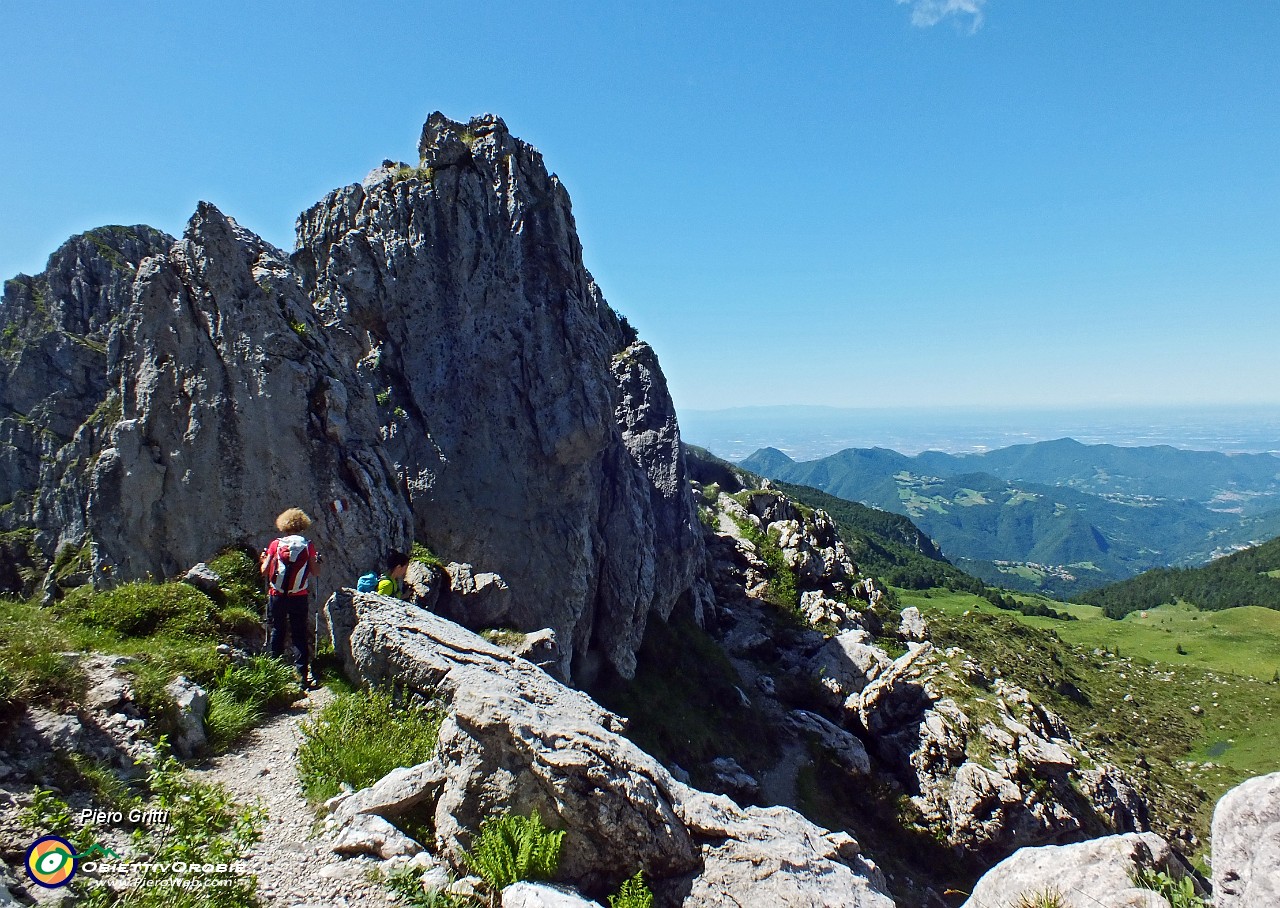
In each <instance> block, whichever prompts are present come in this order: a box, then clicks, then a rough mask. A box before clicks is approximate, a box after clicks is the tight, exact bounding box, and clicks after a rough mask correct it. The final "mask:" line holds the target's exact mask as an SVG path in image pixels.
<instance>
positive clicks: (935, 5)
mask: <svg viewBox="0 0 1280 908" xmlns="http://www.w3.org/2000/svg"><path fill="white" fill-rule="evenodd" d="M897 3H898V4H904V3H905V4H909V5H910V6H911V24H912V25H916V26H919V27H920V28H928V27H929V26H931V25H937V24H938V23H939V22H941V21H942V20H943V19H946V18H948V17H955V19H956V24H957V25H960V24H962V23H964V22H966V21H967V22H968V26H969V31H970V32H976V31H977V30H978V29H979V28H981V27H982V7H984V6H986V4H987V0H897Z"/></svg>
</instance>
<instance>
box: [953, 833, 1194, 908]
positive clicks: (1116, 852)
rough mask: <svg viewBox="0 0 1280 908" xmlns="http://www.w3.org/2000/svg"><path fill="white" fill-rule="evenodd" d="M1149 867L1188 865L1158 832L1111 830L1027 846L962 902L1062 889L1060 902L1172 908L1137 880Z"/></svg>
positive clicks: (968, 906) (1011, 901)
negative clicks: (1069, 840) (1117, 832)
mask: <svg viewBox="0 0 1280 908" xmlns="http://www.w3.org/2000/svg"><path fill="white" fill-rule="evenodd" d="M1143 870H1152V871H1161V872H1164V873H1168V874H1170V875H1171V876H1173V877H1175V878H1177V879H1180V878H1182V877H1183V876H1185V875H1187V873H1188V871H1187V868H1186V867H1185V865H1184V864H1183V863H1182V861H1181V859H1179V858H1178V857H1177V855H1176V853H1175V852H1174V851H1173V849H1171V848H1170V847H1169V843H1168V842H1166V841H1165V840H1164V839H1162V838H1160V837H1159V836H1158V835H1156V834H1155V833H1152V832H1144V833H1126V834H1124V835H1114V836H1105V837H1103V838H1100V839H1091V840H1089V841H1087V842H1077V843H1076V844H1074V845H1043V846H1041V847H1039V848H1021V849H1019V850H1018V851H1016V852H1014V853H1013V855H1011V856H1010V857H1008V858H1006V859H1005V860H1003V861H1001V862H1000V863H999V864H997V865H996V866H995V867H993V868H992V869H991V870H989V871H987V873H986V874H985V875H984V876H983V877H982V879H980V880H979V881H978V883H977V885H975V886H974V887H973V892H972V893H971V894H970V896H969V900H968V901H967V902H965V903H964V905H963V906H962V908H1017V906H1019V905H1025V904H1028V903H1030V904H1037V903H1036V902H1034V901H1030V899H1031V898H1032V897H1034V896H1038V895H1043V894H1056V895H1057V896H1058V901H1057V903H1056V904H1057V905H1059V906H1060V908H1138V906H1141V908H1148V906H1149V908H1167V906H1168V902H1166V901H1165V900H1164V899H1162V898H1160V897H1159V896H1158V895H1156V894H1155V893H1153V892H1150V891H1149V890H1143V889H1139V888H1138V887H1136V886H1135V885H1134V882H1133V881H1134V877H1135V876H1136V875H1137V874H1138V873H1139V872H1140V871H1143Z"/></svg>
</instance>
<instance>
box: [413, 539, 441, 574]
mask: <svg viewBox="0 0 1280 908" xmlns="http://www.w3.org/2000/svg"><path fill="white" fill-rule="evenodd" d="M409 558H410V559H411V560H413V561H421V562H422V563H423V564H429V565H432V566H434V567H439V568H442V567H444V562H443V561H442V560H441V559H440V556H439V555H437V554H436V553H435V552H433V551H431V549H429V548H427V547H426V546H425V545H423V544H422V543H421V542H415V543H414V544H413V546H412V547H411V548H410V549H409Z"/></svg>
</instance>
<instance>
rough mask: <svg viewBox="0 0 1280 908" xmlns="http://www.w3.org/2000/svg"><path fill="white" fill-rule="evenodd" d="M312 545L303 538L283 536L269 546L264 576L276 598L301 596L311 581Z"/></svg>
mask: <svg viewBox="0 0 1280 908" xmlns="http://www.w3.org/2000/svg"><path fill="white" fill-rule="evenodd" d="M310 549H311V543H309V542H307V540H306V539H305V538H304V537H302V536H281V537H280V538H279V539H276V540H274V541H273V542H272V543H271V545H269V546H267V565H266V570H265V571H264V574H265V575H266V578H267V586H268V588H269V591H270V592H271V594H272V595H274V596H300V595H302V594H303V593H305V592H306V591H307V583H308V582H309V581H310V579H311V574H310V568H311V559H310V557H309V554H310Z"/></svg>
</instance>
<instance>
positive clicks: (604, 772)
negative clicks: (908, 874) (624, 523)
mask: <svg viewBox="0 0 1280 908" xmlns="http://www.w3.org/2000/svg"><path fill="white" fill-rule="evenodd" d="M326 610H327V611H328V612H329V613H330V614H331V622H330V623H331V626H333V627H334V628H335V648H336V650H337V652H338V653H339V654H340V655H341V656H342V657H343V659H344V661H345V662H346V664H347V666H348V668H349V670H350V671H351V672H352V673H353V675H354V676H355V677H358V678H359V679H361V680H362V681H364V682H366V683H391V682H394V683H396V684H397V685H399V686H400V687H401V688H408V689H410V690H417V691H421V692H423V693H424V694H429V695H431V696H438V697H442V698H444V699H445V700H447V701H448V702H449V708H448V715H447V718H446V719H445V721H444V723H443V724H442V726H441V729H440V737H439V748H438V753H437V757H436V760H435V761H434V763H435V767H434V768H432V769H427V768H420V769H418V770H415V771H414V773H413V778H416V779H418V780H419V782H420V787H421V788H422V789H423V790H428V789H429V790H430V792H431V794H432V796H433V797H434V799H435V801H434V804H435V806H434V812H433V815H432V817H431V820H432V824H433V828H434V829H435V850H436V851H437V852H438V853H439V854H441V855H443V856H445V857H446V858H447V859H448V860H449V861H450V862H451V863H453V864H454V865H455V866H461V860H462V858H461V854H462V850H463V849H464V848H467V847H469V846H470V845H471V844H472V841H473V838H472V837H473V836H474V834H475V831H476V830H478V829H479V827H480V824H481V822H482V821H483V820H484V819H485V818H486V817H490V816H493V815H494V814H496V813H502V812H514V813H518V814H524V815H528V814H531V813H533V812H537V813H538V814H539V815H540V816H541V818H542V819H543V821H544V822H545V823H546V824H547V825H549V826H552V827H554V828H559V829H564V830H565V831H566V835H565V840H564V850H563V859H562V864H561V869H560V874H559V878H560V880H561V881H562V882H568V883H572V884H573V885H575V886H576V887H578V888H579V889H581V890H582V891H584V892H588V893H597V892H610V891H614V890H615V889H616V888H617V886H618V885H619V884H620V883H621V882H622V881H623V880H624V879H626V878H627V877H630V876H632V875H633V874H634V873H635V872H636V871H637V870H643V871H644V872H645V874H646V876H647V877H648V878H650V879H651V880H653V881H654V885H655V889H661V890H662V891H663V892H665V893H667V898H674V897H675V895H673V894H679V898H680V899H682V903H683V904H684V905H685V906H686V908H700V906H711V905H717V906H718V905H729V904H735V902H734V901H733V900H735V899H736V900H737V901H736V903H738V904H748V903H752V904H770V905H780V906H787V905H806V906H808V905H815V906H816V905H824V904H833V905H848V906H867V908H871V906H875V908H889V906H891V905H892V904H893V902H892V900H890V899H889V898H888V897H887V896H885V895H884V894H883V885H884V884H883V880H882V878H881V875H880V873H879V871H878V870H877V869H876V868H875V867H874V865H872V864H871V863H870V862H869V861H866V860H865V859H864V858H862V857H861V855H860V854H859V849H858V846H857V843H856V842H854V841H853V840H852V839H851V838H850V837H849V836H847V835H845V834H843V833H831V832H828V831H827V830H824V829H821V828H820V827H817V826H815V825H814V824H812V823H810V822H809V821H808V820H806V819H804V818H803V817H801V816H800V815H799V814H797V813H795V812H793V811H791V810H788V809H785V808H768V809H761V808H742V807H739V806H738V805H737V804H735V803H734V802H733V801H731V800H729V799H728V798H726V797H723V796H717V795H710V794H707V793H705V792H701V791H698V790H696V789H693V788H690V787H689V786H688V785H685V784H683V783H681V782H678V781H677V780H676V779H674V778H673V777H672V776H671V774H670V773H669V772H668V771H667V770H666V769H665V768H664V767H663V766H662V765H661V764H660V763H659V762H658V761H657V760H655V759H654V758H653V757H651V756H649V755H648V754H646V753H645V752H644V751H642V750H640V749H639V748H638V747H636V746H635V745H634V744H633V743H632V742H631V741H629V740H628V739H627V738H625V737H623V735H622V734H621V732H622V730H623V727H624V723H623V720H621V719H620V718H619V717H617V716H616V715H614V714H612V713H610V712H609V711H607V710H605V709H603V708H602V707H600V706H599V705H598V704H596V703H595V702H594V701H593V700H591V699H590V698H589V697H587V696H586V695H585V694H583V693H581V692H580V691H576V690H573V689H571V688H568V687H565V686H564V685H562V684H560V683H559V682H557V681H555V680H554V679H552V678H551V677H550V676H549V675H547V674H546V673H545V672H543V671H542V670H541V669H538V668H537V667H535V666H534V665H532V664H531V663H529V662H527V661H525V660H523V659H520V658H519V657H517V656H515V655H513V654H511V653H509V652H507V651H505V650H503V649H500V648H499V647H497V646H493V645H491V644H489V643H487V642H486V641H485V640H483V639H482V638H480V637H478V636H476V635H474V634H472V633H470V632H468V631H466V630H464V629H463V628H461V627H459V626H458V625H456V624H453V623H452V622H450V621H447V620H445V619H443V618H441V617H439V616H436V615H432V614H430V613H428V612H425V611H423V610H421V609H417V608H415V607H414V606H411V605H408V604H406V603H403V602H398V601H395V600H390V599H386V598H383V597H379V596H375V595H369V594H361V593H349V592H347V591H343V592H341V593H339V594H337V595H335V596H334V597H333V598H332V599H331V600H330V602H329V603H328V604H327V606H326ZM343 616H346V618H347V620H345V621H344V620H341V619H342V618H343ZM402 776H404V777H408V773H407V772H406V773H402ZM402 782H403V778H400V777H397V779H389V780H388V781H387V782H386V784H385V785H380V786H379V788H380V789H382V790H384V791H385V792H393V791H394V792H399V791H400V789H401V787H402V786H401V783H402ZM350 800H351V801H353V802H354V805H364V806H369V805H375V804H377V803H381V802H384V801H385V802H389V803H395V804H399V803H402V795H401V794H399V793H397V794H394V795H391V794H370V795H359V794H358V795H354V796H352V798H351V799H350ZM354 805H353V808H352V809H354ZM344 808H345V804H344V805H343V808H339V809H344ZM396 809H399V808H397V807H392V808H391V810H393V811H394V810H396Z"/></svg>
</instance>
